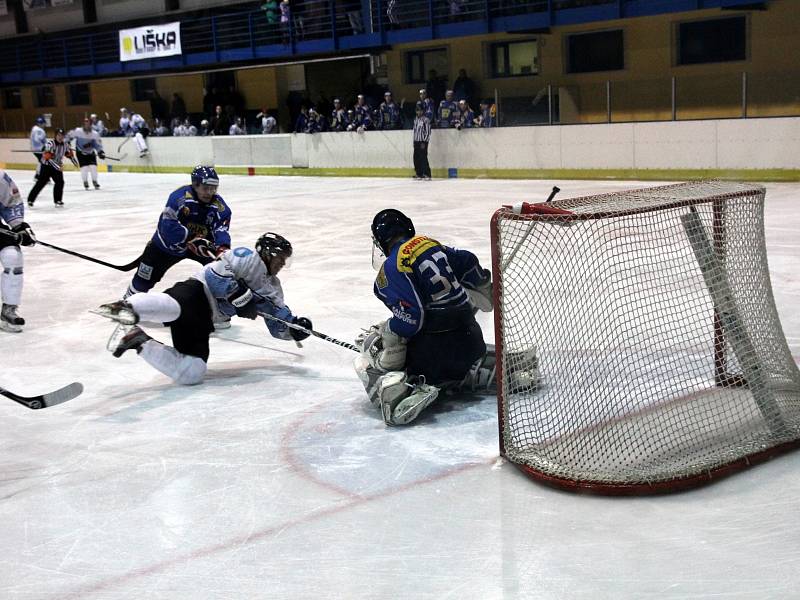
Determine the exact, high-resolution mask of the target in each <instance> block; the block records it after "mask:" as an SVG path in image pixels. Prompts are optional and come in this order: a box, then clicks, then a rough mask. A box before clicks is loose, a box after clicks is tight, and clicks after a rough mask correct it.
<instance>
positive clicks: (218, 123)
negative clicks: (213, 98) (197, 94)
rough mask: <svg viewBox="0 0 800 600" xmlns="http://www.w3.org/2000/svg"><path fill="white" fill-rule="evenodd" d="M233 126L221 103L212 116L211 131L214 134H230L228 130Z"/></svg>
mask: <svg viewBox="0 0 800 600" xmlns="http://www.w3.org/2000/svg"><path fill="white" fill-rule="evenodd" d="M230 127H231V122H230V121H229V120H228V117H227V116H226V115H225V113H224V112H222V106H220V105H219V104H218V105H217V106H216V108H215V109H214V116H213V117H212V118H211V133H212V135H228V130H229V129H230Z"/></svg>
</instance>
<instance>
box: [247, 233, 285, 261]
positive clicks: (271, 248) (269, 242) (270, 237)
mask: <svg viewBox="0 0 800 600" xmlns="http://www.w3.org/2000/svg"><path fill="white" fill-rule="evenodd" d="M256 252H257V253H258V255H259V256H260V257H261V260H263V261H264V264H265V265H267V270H269V261H270V259H271V258H274V257H276V256H283V257H284V258H285V259H286V260H288V259H289V258H290V257H291V256H292V245H291V244H290V243H289V240H287V239H286V238H285V237H283V236H282V235H278V234H277V233H272V232H267V233H265V234H264V235H262V236H261V237H260V238H258V240H257V241H256Z"/></svg>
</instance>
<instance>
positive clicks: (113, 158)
mask: <svg viewBox="0 0 800 600" xmlns="http://www.w3.org/2000/svg"><path fill="white" fill-rule="evenodd" d="M103 160H116V161H120V160H122V157H121V156H109V155H108V154H106V156H105V158H104V159H103Z"/></svg>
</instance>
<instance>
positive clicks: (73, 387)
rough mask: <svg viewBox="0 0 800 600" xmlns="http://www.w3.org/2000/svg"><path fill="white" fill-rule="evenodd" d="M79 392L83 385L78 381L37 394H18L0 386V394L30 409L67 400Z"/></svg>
mask: <svg viewBox="0 0 800 600" xmlns="http://www.w3.org/2000/svg"><path fill="white" fill-rule="evenodd" d="M81 393H83V385H82V384H80V383H78V382H75V383H70V384H69V385H65V386H64V387H62V388H59V389H57V390H55V391H53V392H49V393H47V394H41V395H39V396H20V395H18V394H15V393H14V392H10V391H8V390H7V389H5V388H1V387H0V395H3V396H5V397H6V398H10V399H11V400H13V401H14V402H17V403H19V404H22V406H27V407H28V408H30V409H32V410H37V409H39V408H47V407H48V406H55V405H56V404H61V403H62V402H66V401H67V400H72V399H73V398H77V397H78V396H80V395H81Z"/></svg>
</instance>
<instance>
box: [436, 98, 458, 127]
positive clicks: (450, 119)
mask: <svg viewBox="0 0 800 600" xmlns="http://www.w3.org/2000/svg"><path fill="white" fill-rule="evenodd" d="M456 113H458V105H457V104H456V103H455V101H454V100H453V90H447V92H445V94H444V100H442V101H441V102H440V103H439V118H438V126H439V128H440V129H449V128H451V127H454V126H455V122H456V120H457V118H458V116H457V114H456Z"/></svg>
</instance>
